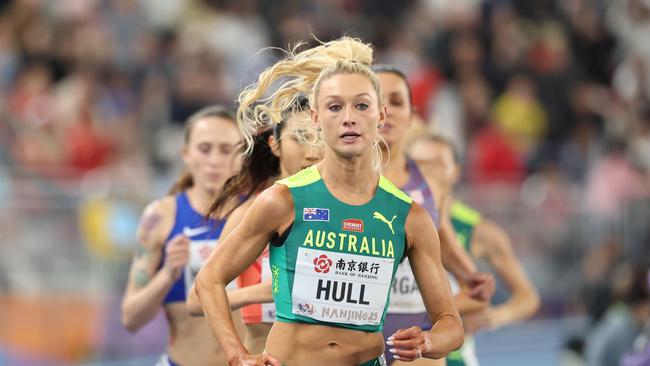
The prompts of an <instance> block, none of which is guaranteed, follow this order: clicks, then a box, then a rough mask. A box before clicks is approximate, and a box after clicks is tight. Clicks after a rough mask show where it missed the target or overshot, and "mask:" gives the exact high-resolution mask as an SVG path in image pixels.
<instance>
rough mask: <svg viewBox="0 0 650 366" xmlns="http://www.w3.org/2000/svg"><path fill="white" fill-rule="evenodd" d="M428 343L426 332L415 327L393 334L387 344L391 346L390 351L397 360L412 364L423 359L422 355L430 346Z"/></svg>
mask: <svg viewBox="0 0 650 366" xmlns="http://www.w3.org/2000/svg"><path fill="white" fill-rule="evenodd" d="M428 342H429V341H428V337H426V332H424V331H422V329H421V328H420V327H418V326H413V327H410V328H408V329H400V330H398V331H397V332H395V333H393V335H392V336H390V337H388V341H387V342H386V344H387V345H389V346H391V348H389V349H388V351H389V352H390V353H392V354H393V355H394V356H393V357H394V358H395V359H397V360H400V361H406V362H410V361H414V360H417V359H418V358H420V357H422V353H423V352H424V350H426V349H427V347H428V346H429V345H428V344H427V343H428Z"/></svg>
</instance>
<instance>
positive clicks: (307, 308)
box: [298, 302, 314, 315]
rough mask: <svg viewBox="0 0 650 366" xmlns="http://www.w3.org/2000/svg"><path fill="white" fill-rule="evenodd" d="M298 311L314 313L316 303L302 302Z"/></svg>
mask: <svg viewBox="0 0 650 366" xmlns="http://www.w3.org/2000/svg"><path fill="white" fill-rule="evenodd" d="M298 311H299V312H301V313H302V314H309V315H313V314H314V305H312V304H309V303H306V302H301V303H299V304H298Z"/></svg>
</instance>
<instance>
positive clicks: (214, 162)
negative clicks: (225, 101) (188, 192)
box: [183, 117, 240, 192]
mask: <svg viewBox="0 0 650 366" xmlns="http://www.w3.org/2000/svg"><path fill="white" fill-rule="evenodd" d="M239 139H240V137H239V131H238V130H237V126H236V125H235V123H234V122H233V121H230V120H228V119H225V118H221V117H207V118H203V119H200V120H198V121H196V123H195V124H194V126H193V128H192V131H191V132H190V138H189V141H188V142H187V144H186V145H185V147H184V148H183V160H184V161H185V164H186V165H187V168H188V170H189V171H190V173H191V174H192V178H193V179H194V184H195V186H196V187H198V188H201V189H204V190H206V191H208V192H217V191H218V190H219V189H220V188H221V186H222V185H223V183H224V182H225V181H226V179H227V178H228V177H230V176H231V175H232V174H233V172H234V171H235V170H236V169H237V168H238V163H237V162H238V160H239V159H234V156H235V151H236V150H237V149H236V146H237V143H238V142H239Z"/></svg>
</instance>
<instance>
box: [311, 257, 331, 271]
mask: <svg viewBox="0 0 650 366" xmlns="http://www.w3.org/2000/svg"><path fill="white" fill-rule="evenodd" d="M314 266H315V267H314V270H315V271H316V272H318V273H327V272H329V271H330V267H331V266H332V260H331V259H329V258H327V256H326V255H325V254H321V255H320V256H318V257H316V258H314Z"/></svg>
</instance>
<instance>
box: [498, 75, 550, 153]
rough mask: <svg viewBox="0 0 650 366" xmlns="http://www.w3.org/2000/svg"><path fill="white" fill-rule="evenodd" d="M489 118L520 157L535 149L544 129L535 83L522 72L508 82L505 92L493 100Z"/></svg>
mask: <svg viewBox="0 0 650 366" xmlns="http://www.w3.org/2000/svg"><path fill="white" fill-rule="evenodd" d="M492 118H493V119H494V122H495V123H496V124H497V125H499V127H500V129H501V130H502V131H503V133H504V134H505V137H506V138H507V139H509V140H510V143H511V144H512V146H514V147H516V148H517V150H518V152H519V154H520V155H521V156H522V157H524V159H525V158H526V157H528V156H529V155H530V154H532V153H534V152H535V151H536V149H537V148H538V147H539V146H540V144H541V143H542V142H543V139H544V136H545V134H546V132H547V130H548V122H547V119H546V112H545V111H544V108H543V107H542V105H541V104H540V103H539V100H538V99H537V92H536V90H535V84H533V81H532V80H531V79H530V78H529V77H527V76H525V75H523V74H518V75H516V76H513V78H512V79H510V81H508V84H507V86H506V90H505V92H504V93H503V94H502V95H501V96H499V97H498V98H497V99H496V101H495V102H494V108H493V115H492Z"/></svg>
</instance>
